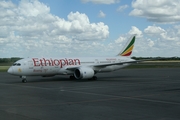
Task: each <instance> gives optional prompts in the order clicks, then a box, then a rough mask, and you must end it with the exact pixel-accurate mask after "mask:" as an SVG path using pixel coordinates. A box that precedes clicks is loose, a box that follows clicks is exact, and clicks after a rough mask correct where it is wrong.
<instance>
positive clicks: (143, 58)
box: [131, 57, 180, 61]
mask: <svg viewBox="0 0 180 120" xmlns="http://www.w3.org/2000/svg"><path fill="white" fill-rule="evenodd" d="M131 58H132V59H135V60H146V59H147V60H148V59H153V60H162V61H170V60H180V57H131Z"/></svg>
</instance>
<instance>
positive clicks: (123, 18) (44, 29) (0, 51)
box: [0, 0, 180, 58]
mask: <svg viewBox="0 0 180 120" xmlns="http://www.w3.org/2000/svg"><path fill="white" fill-rule="evenodd" d="M154 3H156V4H154ZM179 4H180V1H177V0H171V1H169V0H153V1H152V0H51V1H50V0H1V1H0V26H1V27H0V57H24V58H25V57H34V56H41V57H44V56H47V57H61V56H68V57H70V56H115V55H116V54H118V52H119V51H120V50H121V48H123V45H124V44H125V43H126V41H127V39H128V38H129V37H130V36H131V35H132V34H137V39H136V43H135V48H134V51H133V55H132V56H137V57H139V56H141V57H156V56H161V57H173V56H179V57H180V49H179V48H180V39H179V37H180V25H179V22H180V12H179V11H180V7H179Z"/></svg>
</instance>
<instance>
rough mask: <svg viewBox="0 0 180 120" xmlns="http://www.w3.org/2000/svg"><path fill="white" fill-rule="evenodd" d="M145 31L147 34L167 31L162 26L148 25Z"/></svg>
mask: <svg viewBox="0 0 180 120" xmlns="http://www.w3.org/2000/svg"><path fill="white" fill-rule="evenodd" d="M144 32H145V33H146V34H161V33H164V32H165V30H164V29H162V28H161V27H157V26H155V25H154V26H148V27H147V28H146V29H145V30H144Z"/></svg>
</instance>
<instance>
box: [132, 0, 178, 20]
mask: <svg viewBox="0 0 180 120" xmlns="http://www.w3.org/2000/svg"><path fill="white" fill-rule="evenodd" d="M179 5H180V1H178V0H171V1H170V0H135V1H133V2H132V7H133V8H134V9H133V10H132V11H131V12H130V15H132V16H139V17H145V18H146V19H148V20H149V21H153V22H158V23H175V22H180V12H179V11H180V6H179Z"/></svg>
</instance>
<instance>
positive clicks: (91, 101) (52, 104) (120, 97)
mask: <svg viewBox="0 0 180 120" xmlns="http://www.w3.org/2000/svg"><path fill="white" fill-rule="evenodd" d="M65 92H71V93H80V94H89V95H96V96H105V97H111V98H105V99H95V100H83V101H70V102H63V103H50V104H49V103H47V104H16V105H7V104H3V105H0V107H6V106H11V107H27V106H56V105H64V104H79V103H93V102H104V101H113V100H120V99H131V100H139V101H146V102H153V103H162V104H171V105H180V103H179V102H170V101H163V100H153V99H146V98H140V97H142V96H150V95H157V94H149V95H140V96H132V97H131V96H115V95H105V94H97V93H89V92H79V91H65ZM159 94H160V93H159ZM166 94H167V93H166Z"/></svg>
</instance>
